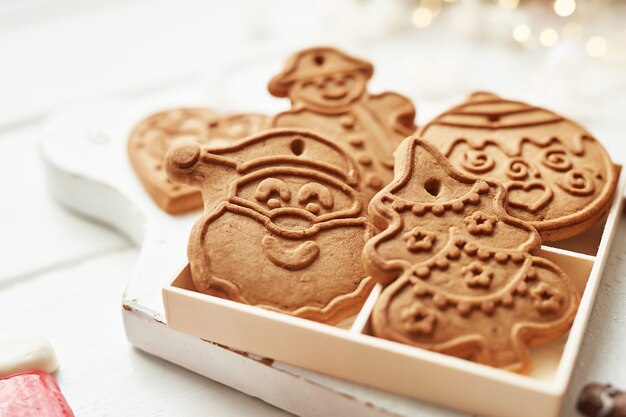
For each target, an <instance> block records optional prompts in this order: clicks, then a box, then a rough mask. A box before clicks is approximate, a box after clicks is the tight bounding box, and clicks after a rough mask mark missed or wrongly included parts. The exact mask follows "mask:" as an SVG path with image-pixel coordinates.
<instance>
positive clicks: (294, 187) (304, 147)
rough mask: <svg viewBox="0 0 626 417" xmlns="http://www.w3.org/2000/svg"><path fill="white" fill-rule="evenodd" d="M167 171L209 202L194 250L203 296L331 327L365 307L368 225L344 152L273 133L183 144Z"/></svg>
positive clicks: (312, 139)
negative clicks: (215, 143) (225, 142)
mask: <svg viewBox="0 0 626 417" xmlns="http://www.w3.org/2000/svg"><path fill="white" fill-rule="evenodd" d="M166 166H167V172H168V174H169V175H170V177H171V178H172V179H173V180H175V181H178V182H183V183H185V184H188V185H193V186H195V187H198V188H199V189H200V191H201V192H202V196H203V199H204V211H205V213H204V216H203V217H202V218H201V219H200V220H198V221H197V222H196V224H195V226H194V227H193V230H192V232H191V236H190V239H189V246H188V256H189V263H190V265H191V273H192V278H193V281H194V283H195V286H196V288H197V290H198V291H200V292H203V293H206V294H210V295H215V296H218V297H222V298H227V299H230V300H234V301H238V302H242V303H246V304H250V305H255V306H259V307H264V308H267V309H270V310H275V311H279V312H283V313H287V314H292V315H295V316H298V317H303V318H307V319H312V320H316V321H320V322H326V323H336V322H338V321H340V320H342V319H344V318H347V317H349V316H351V315H354V314H356V312H357V311H358V310H359V309H360V307H361V305H362V304H363V302H364V301H365V298H366V297H367V295H368V293H369V291H370V290H371V288H372V286H373V280H372V279H371V278H369V277H367V276H366V274H365V271H364V268H363V265H362V263H361V257H360V253H361V251H362V249H363V246H364V245H365V242H366V241H367V239H369V238H370V237H371V227H370V224H369V223H368V220H367V219H366V217H365V215H364V208H363V206H362V203H361V198H360V195H359V192H358V191H357V188H355V187H358V184H359V172H358V169H357V166H356V163H355V162H354V160H353V159H352V158H351V157H350V156H349V155H348V154H347V153H346V152H345V150H343V148H341V147H339V146H338V145H337V144H335V143H334V142H332V141H330V140H328V139H325V138H323V137H321V136H319V135H317V134H315V133H312V132H310V131H306V130H297V129H273V130H267V131H264V132H262V133H259V134H257V135H254V136H252V137H249V138H247V139H245V140H243V141H240V142H238V143H237V144H235V145H232V146H230V147H225V148H209V147H207V146H201V145H199V144H197V143H185V144H180V145H177V146H175V147H173V148H171V149H170V150H169V151H168V153H167V157H166Z"/></svg>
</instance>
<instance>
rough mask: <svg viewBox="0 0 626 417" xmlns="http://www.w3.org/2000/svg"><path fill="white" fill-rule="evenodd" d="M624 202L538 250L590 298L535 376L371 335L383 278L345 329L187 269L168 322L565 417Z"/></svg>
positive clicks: (326, 365) (399, 386) (304, 360)
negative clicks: (211, 287)
mask: <svg viewBox="0 0 626 417" xmlns="http://www.w3.org/2000/svg"><path fill="white" fill-rule="evenodd" d="M620 189H621V188H620ZM621 201H622V200H621V196H619V195H617V196H615V203H614V206H613V208H612V210H611V211H610V213H609V215H608V217H607V218H606V220H605V222H604V224H600V225H599V226H600V227H596V228H594V229H593V230H590V231H589V232H588V233H585V234H584V235H580V236H578V237H576V238H575V239H572V240H571V241H568V242H565V246H566V247H571V248H572V249H574V250H577V251H574V250H566V249H562V248H558V247H550V246H543V247H542V250H541V252H540V253H539V254H538V256H542V257H545V258H548V259H550V260H552V261H554V262H555V263H556V264H558V265H559V266H561V268H562V269H563V270H564V271H565V272H566V273H567V274H568V275H569V277H570V278H571V279H572V280H573V281H574V284H575V286H576V287H577V289H578V291H579V293H580V294H582V301H581V304H580V307H579V309H578V313H577V315H576V319H575V321H574V324H573V326H572V328H571V330H570V332H569V334H568V335H566V336H563V337H561V338H560V339H558V340H556V341H554V342H552V343H550V344H548V345H546V346H543V347H541V348H539V349H533V350H532V352H533V367H534V370H533V372H532V374H531V375H528V376H526V375H519V374H515V373H512V372H508V371H503V370H500V369H496V368H492V367H488V366H485V365H480V364H476V363H472V362H469V361H465V360H461V359H457V358H453V357H450V356H446V355H443V354H438V353H433V352H429V351H426V350H424V349H418V348H415V347H411V346H408V345H403V344H400V343H396V342H392V341H388V340H383V339H379V338H376V337H373V336H370V335H369V334H368V333H369V329H368V319H369V316H370V313H371V310H372V308H373V306H374V303H375V302H376V299H377V298H378V296H379V294H380V291H381V286H380V285H377V286H376V287H375V288H374V290H373V291H372V293H371V294H370V296H369V298H368V300H367V302H366V304H365V305H364V307H363V308H362V309H361V312H360V313H359V314H358V316H356V318H355V319H354V320H353V322H352V323H351V325H350V326H349V327H348V328H342V327H343V326H342V327H333V326H329V325H325V324H320V323H316V322H312V321H310V320H305V319H301V318H297V317H291V316H288V315H285V314H281V313H277V312H272V311H267V310H264V309H261V308H258V307H253V306H249V305H244V304H241V303H237V302H233V301H230V300H224V299H221V298H217V297H213V296H209V295H206V294H202V293H199V292H197V291H195V288H194V285H193V282H192V280H191V274H190V269H189V267H186V268H185V269H184V270H183V271H182V272H181V273H180V274H179V275H178V276H177V277H176V279H174V280H173V282H172V284H171V285H170V286H168V287H166V288H165V289H164V290H163V298H164V303H165V313H166V317H167V322H168V325H169V327H170V328H172V329H174V330H178V331H181V332H184V333H187V334H190V335H193V336H196V337H200V338H203V339H207V340H211V341H213V342H217V343H220V344H224V345H227V346H230V347H232V348H235V349H241V350H243V351H246V352H252V353H254V354H258V355H262V356H265V357H269V358H272V359H276V360H280V361H284V362H287V363H290V364H293V365H297V366H302V367H304V368H307V369H311V370H314V371H319V372H323V373H326V374H329V375H332V376H335V377H339V378H344V379H347V380H350V381H354V382H359V383H363V384H366V385H369V386H372V387H376V388H380V389H384V390H388V391H392V392H395V393H398V394H403V395H407V396H411V397H414V398H417V399H420V400H425V401H432V402H435V403H438V404H441V405H445V406H448V407H452V408H456V409H459V410H462V411H466V412H469V413H477V414H481V415H484V416H490V417H502V416H511V417H527V416H530V415H534V416H545V417H556V416H557V415H558V414H559V412H560V407H561V403H562V400H563V397H564V395H565V391H566V389H567V386H568V384H569V380H570V377H571V374H572V370H573V368H574V365H575V363H576V357H577V354H578V351H579V348H580V345H581V342H582V337H583V335H584V332H585V328H586V325H587V321H588V319H589V315H590V313H591V308H592V306H593V301H594V298H595V293H596V290H597V288H598V286H599V285H600V281H601V277H602V269H603V266H604V262H605V256H606V255H607V250H608V248H609V245H610V241H611V239H612V237H613V231H614V230H615V226H616V221H617V219H619V213H620V204H621ZM602 226H604V227H602ZM598 242H599V246H598V250H597V253H595V251H594V250H593V246H594V244H596V243H598ZM585 252H587V253H585ZM589 253H593V255H592V254H589ZM344 323H345V322H344Z"/></svg>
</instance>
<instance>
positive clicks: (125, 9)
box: [0, 0, 626, 417]
mask: <svg viewBox="0 0 626 417" xmlns="http://www.w3.org/2000/svg"><path fill="white" fill-rule="evenodd" d="M226 3H228V5H226ZM292 3H293V2H288V1H286V0H285V1H278V0H277V1H273V2H271V6H270V2H264V3H263V4H265V5H267V6H266V7H264V8H262V9H261V8H260V7H261V6H258V5H257V6H254V5H252V4H250V3H248V2H244V1H242V0H238V1H234V2H233V1H231V2H216V3H212V4H206V3H204V2H196V1H191V0H185V1H179V2H173V1H165V0H161V1H156V2H152V1H151V2H147V1H143V0H136V1H132V2H122V1H117V0H114V1H109V2H101V3H100V2H95V1H87V2H80V3H76V2H70V1H67V0H51V1H46V2H44V1H41V0H24V1H19V2H17V1H13V2H11V1H9V2H7V3H0V184H1V185H0V317H1V319H0V331H5V330H24V331H32V332H38V333H41V334H43V335H44V336H45V337H47V338H48V339H49V340H50V342H51V343H52V345H53V346H54V348H55V350H56V352H57V354H58V357H59V361H60V364H61V366H60V370H59V371H58V373H57V374H56V376H57V379H58V381H59V384H60V386H61V388H62V390H63V391H64V393H65V395H66V397H67V399H68V401H69V403H70V405H71V407H72V408H73V410H74V411H75V413H76V415H77V416H81V417H82V416H87V417H90V416H109V415H110V416H122V415H124V416H161V415H162V416H186V417H187V416H189V417H193V416H213V415H214V416H238V415H242V416H244V415H261V416H266V415H267V416H274V415H283V414H286V413H284V412H283V411H281V410H278V409H276V408H274V407H272V406H270V405H268V404H265V403H263V402H262V401H260V400H257V399H254V398H251V397H248V396H246V395H244V394H241V393H238V392H236V391H234V390H232V389H230V388H227V387H225V386H223V385H221V384H218V383H215V382H212V381H210V380H207V379H205V378H203V377H201V376H198V375H195V374H193V373H191V372H189V371H186V370H183V369H181V368H179V367H177V366H174V365H171V364H170V363H168V362H165V361H162V360H159V359H156V358H154V357H151V356H149V355H146V354H144V353H142V352H140V351H138V350H136V349H134V348H132V347H131V346H130V345H129V344H128V342H127V341H126V338H125V336H124V333H123V328H122V325H121V319H120V311H119V310H120V302H119V300H120V296H121V294H122V291H123V290H124V287H125V285H126V282H127V281H128V279H129V278H130V276H131V275H132V273H133V269H134V266H135V264H136V262H137V256H138V251H137V249H136V248H134V247H133V246H132V245H131V244H129V243H128V241H127V240H125V239H124V238H123V237H120V236H119V235H117V234H115V233H114V232H112V231H109V230H107V229H106V228H103V227H101V226H99V225H96V224H93V223H90V222H88V221H86V220H83V219H81V218H79V217H77V216H76V215H74V214H73V213H70V212H68V211H66V210H65V209H63V208H61V207H60V206H59V205H58V204H56V202H55V201H53V200H52V198H51V197H50V196H49V194H48V192H47V189H46V185H45V178H44V175H43V168H42V166H41V161H40V159H39V156H38V150H37V146H38V142H39V140H40V135H41V126H42V123H43V120H44V117H45V116H46V115H47V114H50V113H51V112H53V111H56V110H58V109H59V108H62V107H63V106H65V105H67V104H71V103H76V102H79V101H80V100H84V99H88V98H92V97H101V96H106V95H122V96H123V95H126V96H132V95H140V94H144V93H145V92H146V91H158V89H167V88H175V87H176V86H177V85H180V84H184V83H188V82H190V80H193V81H194V82H196V83H198V82H199V83H200V84H201V85H204V86H206V89H207V103H209V104H213V105H215V106H219V107H220V108H223V109H225V110H231V109H238V110H257V111H264V112H272V111H274V110H276V109H278V108H282V107H281V106H284V104H283V103H281V102H278V101H277V100H275V99H272V98H271V97H268V95H267V94H265V87H264V82H265V81H264V80H267V79H268V77H269V75H271V74H272V73H273V72H275V71H277V70H278V69H279V67H280V65H281V64H282V62H281V60H282V59H283V58H284V56H285V55H286V54H287V53H288V51H291V50H293V49H294V48H296V47H298V46H301V45H310V44H313V43H329V42H331V41H332V42H333V43H335V44H337V43H338V44H340V45H348V46H350V47H352V49H353V50H356V51H359V50H360V49H363V50H365V49H367V48H366V47H365V45H366V44H367V42H365V41H363V39H367V36H368V34H362V36H363V37H361V38H359V39H353V38H352V37H351V36H350V35H346V32H345V30H346V29H345V28H344V29H342V30H340V29H338V28H336V29H335V30H334V31H333V30H328V27H327V26H323V25H322V24H321V23H320V22H322V21H324V19H327V18H328V15H329V11H331V12H333V13H335V12H336V10H335V9H332V7H335V6H330V5H329V4H327V3H325V2H324V3H322V4H319V5H317V6H307V7H310V8H311V10H308V11H302V10H298V8H297V6H294V5H293V4H292ZM374 3H377V2H374ZM300 6H302V4H300ZM337 8H338V6H337ZM339 9H340V8H338V10H339ZM337 13H344V15H345V13H346V11H345V10H343V11H341V10H339V11H338V12H337ZM331 14H332V13H331ZM286 17H287V18H290V19H291V20H289V22H288V23H287V24H285V23H284V20H285V18H286ZM228 22H238V24H237V25H235V24H227V23H228ZM281 22H282V23H281ZM278 23H280V25H278ZM326 24H327V25H328V24H329V25H331V27H332V28H335V27H336V26H337V25H336V22H334V23H333V22H330V23H328V22H327V23H326ZM291 33H297V34H298V36H292V37H289V36H287V35H289V34H291ZM251 42H252V44H251ZM410 42H412V38H409V39H408V40H407V39H404V40H402V41H399V42H398V43H397V45H398V47H405V48H408V47H409V46H410V45H411V43H410ZM236 48H239V49H236ZM422 48H424V47H422ZM417 49H419V48H417ZM233 50H235V51H237V50H241V51H243V52H242V53H241V55H236V56H233V54H231V53H230V52H232V51H233ZM374 54H375V55H376V56H377V57H380V58H381V61H380V62H381V63H380V65H377V70H379V71H380V73H383V74H384V73H386V74H387V76H386V77H385V78H384V79H385V80H386V82H385V83H383V82H382V81H380V80H381V79H380V78H379V79H375V80H374V82H373V84H374V87H379V86H380V88H379V89H382V88H383V86H384V87H385V88H393V89H397V90H401V91H406V90H407V89H408V92H407V94H409V95H411V96H413V97H414V98H416V99H417V98H421V97H426V100H422V101H421V102H420V103H421V104H423V107H422V109H423V113H422V116H421V117H420V122H424V121H425V120H426V118H427V116H430V115H432V114H434V113H435V112H436V111H438V110H440V109H441V108H443V106H445V105H446V104H448V103H450V102H453V101H454V100H457V99H458V98H459V97H460V96H461V95H462V94H463V93H464V92H465V91H468V90H469V89H471V88H474V87H479V86H481V85H483V84H484V82H485V81H484V80H483V81H476V82H475V83H474V82H468V81H467V80H465V79H464V78H463V77H461V76H459V75H455V74H454V73H451V72H450V71H449V70H446V71H444V73H443V76H448V77H449V78H450V79H452V81H453V82H452V83H451V85H452V87H450V86H448V85H447V84H445V83H440V84H441V85H437V84H436V83H435V85H432V84H431V85H430V87H428V88H426V87H423V86H422V87H420V83H419V80H416V79H415V78H414V77H413V75H415V74H413V75H411V74H409V73H407V72H406V71H400V70H399V69H398V68H394V67H393V66H392V65H390V64H389V62H390V61H386V60H384V58H385V56H386V54H392V51H388V50H387V49H386V48H381V49H380V50H379V51H378V52H375V53H374ZM416 55H419V54H416ZM255 57H256V58H255ZM411 62H413V61H411ZM377 64H378V63H377ZM509 65H510V67H511V68H512V67H516V68H517V67H518V66H516V65H515V64H512V63H511V64H509ZM442 66H443V64H441V63H440V64H437V65H434V64H433V65H431V66H430V70H431V71H435V70H436V69H437V68H438V67H442ZM250 67H255V68H258V71H256V72H245V71H243V69H245V68H250ZM413 68H422V67H421V66H419V65H416V66H415V67H413ZM518 70H519V71H523V69H519V68H518ZM233 71H234V72H237V71H241V74H240V77H239V78H238V79H239V80H240V81H241V82H240V83H237V84H232V83H226V84H225V85H222V83H220V79H219V74H225V73H228V72H233ZM419 71H421V73H420V72H419ZM419 71H418V72H417V75H420V74H421V75H428V74H427V70H426V69H423V68H422V69H420V70H419ZM477 71H480V68H477ZM249 74H252V75H249ZM490 83H491V84H490ZM498 83H502V80H492V81H489V82H487V84H486V87H490V88H496V89H498V88H499V90H498V91H502V90H504V91H505V92H510V93H512V94H515V93H516V92H517V93H518V94H522V93H521V92H524V91H525V90H526V89H527V88H528V85H524V83H523V82H520V83H517V84H515V85H513V86H512V85H509V84H502V85H500V84H498ZM533 83H535V84H533ZM529 85H530V86H531V87H532V88H530V90H528V91H527V94H526V95H527V96H528V97H529V98H532V97H534V96H535V97H539V96H540V93H539V92H540V91H542V90H541V89H542V85H541V83H539V84H536V81H532V82H531V81H529ZM403 87H404V88H403ZM449 88H456V89H458V91H456V90H454V91H452V92H449V91H447V90H446V89H449ZM621 92H622V96H624V94H623V93H624V90H621ZM551 97H552V96H551ZM244 99H245V100H244ZM555 100H556V101H558V99H557V98H553V97H552V98H550V99H546V104H548V103H550V102H552V101H555ZM241 103H244V104H241ZM612 105H613V107H611V108H609V109H608V110H606V111H603V112H602V114H601V115H600V117H589V118H588V119H586V120H583V122H585V123H586V124H587V125H589V126H590V127H591V128H592V130H593V131H595V132H597V134H598V136H600V137H602V138H603V140H604V141H605V142H606V143H607V147H608V148H609V150H610V151H611V152H612V154H613V157H614V158H615V159H617V160H619V161H621V162H624V161H626V155H625V154H624V151H623V147H622V148H620V145H619V143H620V142H619V141H623V127H624V126H623V122H621V126H620V122H619V118H618V117H615V115H617V114H618V110H619V109H621V110H626V103H625V102H624V100H622V101H621V102H620V101H619V100H617V101H613V102H612ZM618 106H621V107H618ZM567 111H569V112H571V113H572V114H574V113H577V112H579V111H580V108H577V107H570V108H568V110H567ZM620 114H623V112H621V113H620ZM604 137H606V138H607V139H606V140H605V139H604ZM619 152H622V153H621V154H620V153H619ZM625 248H626V223H624V222H622V225H621V226H620V231H619V233H618V236H617V238H616V241H615V243H614V245H613V253H612V254H611V257H610V258H609V265H608V266H607V268H606V274H605V278H604V281H603V287H602V289H601V290H600V292H599V295H598V299H597V301H596V306H595V310H594V314H593V316H592V319H591V322H590V325H589V330H588V332H587V335H586V339H585V343H584V346H583V349H582V353H581V356H580V363H579V364H578V367H577V369H576V373H575V376H574V380H573V382H572V386H571V388H570V392H569V393H568V397H567V399H566V403H565V406H564V411H563V416H564V417H565V416H572V415H575V411H574V406H573V404H574V401H575V397H576V395H577V393H578V391H579V389H580V387H581V386H582V384H584V383H585V382H586V381H588V380H598V381H607V382H612V383H614V384H616V385H621V386H622V387H626V367H625V366H624V365H623V364H624V354H625V352H626V333H625V332H624V331H623V329H624V328H625V327H626V278H625V275H626V249H625Z"/></svg>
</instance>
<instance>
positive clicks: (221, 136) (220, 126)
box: [128, 108, 267, 214]
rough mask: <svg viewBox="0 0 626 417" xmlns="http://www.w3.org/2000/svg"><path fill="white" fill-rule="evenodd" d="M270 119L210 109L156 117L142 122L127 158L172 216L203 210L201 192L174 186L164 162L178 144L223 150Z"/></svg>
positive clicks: (131, 139) (132, 137)
mask: <svg viewBox="0 0 626 417" xmlns="http://www.w3.org/2000/svg"><path fill="white" fill-rule="evenodd" d="M266 124H267V117H266V116H263V115H258V114H239V115H231V116H220V115H219V114H217V113H216V112H214V111H213V110H210V109H203V108H179V109H173V110H167V111H162V112H159V113H155V114H153V115H151V116H149V117H147V118H146V119H144V120H142V121H141V122H139V123H138V124H137V125H136V126H135V128H134V129H133V131H132V132H131V134H130V136H129V139H128V156H129V159H130V162H131V165H132V166H133V168H134V170H135V172H136V173H137V175H138V176H139V179H140V180H141V182H142V184H143V186H144V188H145V189H146V191H148V193H149V194H150V196H151V197H152V199H153V200H154V202H155V203H156V204H157V205H158V206H159V207H161V209H163V210H164V211H166V212H168V213H170V214H181V213H186V212H189V211H193V210H198V209H200V208H202V197H201V195H200V193H199V192H198V190H196V189H194V188H191V187H187V186H184V185H180V184H174V183H172V182H171V181H170V180H169V179H168V178H167V174H166V173H165V169H164V166H163V162H164V161H163V158H164V156H165V152H166V151H167V149H168V148H169V147H170V146H172V145H173V144H175V143H178V142H182V141H194V142H198V143H202V144H211V145H214V146H221V145H224V144H228V143H232V142H233V141H235V140H237V139H242V138H244V137H246V136H248V135H250V134H252V133H254V132H258V131H259V130H261V129H263V128H264V127H265V125H266Z"/></svg>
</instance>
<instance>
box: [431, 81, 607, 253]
mask: <svg viewBox="0 0 626 417" xmlns="http://www.w3.org/2000/svg"><path fill="white" fill-rule="evenodd" d="M420 137H421V138H422V139H425V140H427V141H429V142H431V143H433V144H434V145H435V146H436V147H437V148H438V149H439V150H440V151H441V152H443V154H444V155H445V156H446V157H447V158H448V159H449V160H450V161H451V162H452V164H453V165H454V166H455V168H456V169H458V170H460V171H461V172H463V173H466V174H470V175H474V176H478V177H482V178H487V179H490V180H493V181H497V182H500V183H502V184H503V185H504V186H505V187H506V188H507V190H508V194H509V201H508V208H507V212H508V213H509V214H510V215H512V216H514V217H517V218H519V219H522V220H525V221H527V222H529V223H530V224H531V225H533V226H534V227H535V228H536V229H537V230H538V232H539V234H540V235H541V238H542V240H543V241H545V242H551V241H556V240H561V239H565V238H568V237H570V236H573V235H576V234H579V233H582V232H584V231H585V230H587V229H588V228H589V227H591V225H593V223H595V222H596V221H598V220H599V219H601V218H602V217H603V216H604V215H605V214H606V213H607V211H608V210H609V208H610V206H611V202H612V199H613V193H614V192H615V189H616V186H617V172H616V169H615V167H614V165H613V163H612V162H611V158H610V157H609V155H608V154H607V152H606V151H605V150H604V148H603V147H602V145H601V144H600V143H599V142H598V141H597V140H596V139H595V138H594V137H593V136H592V135H591V134H590V133H589V132H588V131H587V130H585V129H584V128H583V127H581V126H579V125H578V124H576V123H574V122H572V121H570V120H567V119H565V118H564V117H562V116H560V115H558V114H556V113H553V112H551V111H549V110H546V109H542V108H540V107H535V106H531V105H529V104H526V103H522V102H518V101H512V100H505V99H502V98H500V97H498V96H496V95H494V94H490V93H475V94H473V95H472V96H470V98H469V99H468V100H467V101H466V102H465V103H463V104H461V105H459V106H456V107H453V108H452V109H450V110H448V111H446V112H445V113H443V114H441V115H439V116H437V117H436V118H435V119H434V120H432V121H431V122H429V123H428V124H426V125H425V126H423V127H422V128H421V129H420Z"/></svg>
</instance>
